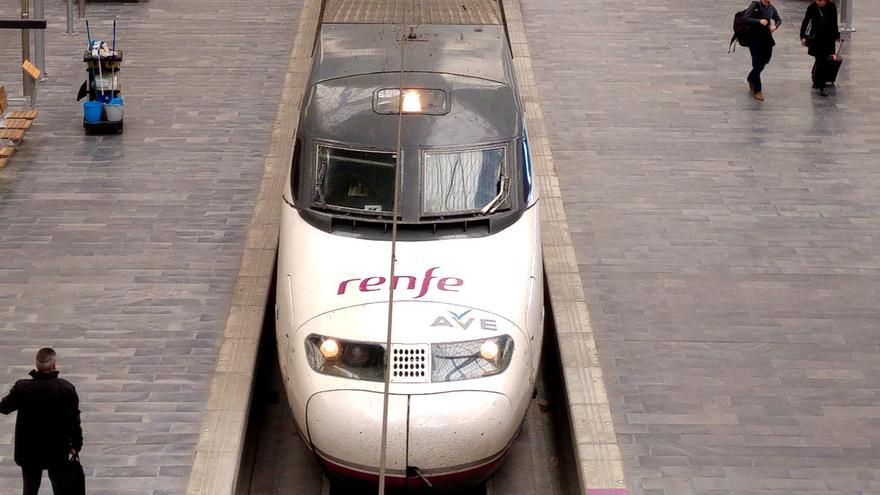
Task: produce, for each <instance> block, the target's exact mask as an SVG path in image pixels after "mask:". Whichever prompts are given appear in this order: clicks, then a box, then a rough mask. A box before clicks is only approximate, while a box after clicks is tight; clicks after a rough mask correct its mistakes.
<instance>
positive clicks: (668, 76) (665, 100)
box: [522, 0, 880, 495]
mask: <svg viewBox="0 0 880 495" xmlns="http://www.w3.org/2000/svg"><path fill="white" fill-rule="evenodd" d="M746 3H747V2H746V1H739V0H737V1H733V0H721V1H713V2H693V1H683V0H663V1H656V0H628V1H615V2H607V1H598V0H554V1H547V0H528V1H524V2H522V8H523V17H524V20H525V24H526V32H527V35H528V42H529V49H530V52H531V55H532V65H533V67H534V69H535V74H536V78H537V80H538V86H539V91H540V93H541V97H542V103H543V108H544V113H545V120H546V122H547V126H548V128H549V135H550V144H551V147H552V148H553V155H554V159H555V163H556V167H557V169H558V172H559V173H558V175H559V179H560V183H561V187H562V191H563V198H564V203H565V207H566V213H567V215H568V219H569V226H570V228H571V231H572V236H573V238H574V243H575V248H576V251H577V258H578V262H579V265H580V269H581V279H582V281H583V286H584V290H585V291H586V293H587V301H588V306H589V310H590V314H591V316H592V328H593V331H594V332H595V335H596V338H597V341H598V350H599V356H600V358H601V362H602V368H603V371H604V376H605V383H606V385H607V387H608V393H609V400H610V402H611V407H612V411H613V419H614V425H615V428H616V431H617V434H618V439H619V441H620V447H621V451H622V454H623V456H624V461H625V468H626V473H627V481H628V487H629V490H630V493H632V494H645V495H661V494H665V495H673V494H674V495H687V494H700V495H721V494H742V495H745V494H750V495H753V494H764V495H766V494H779V495H782V494H786V495H788V494H799V495H802V494H876V493H880V401H878V399H880V388H878V387H880V305H878V300H880V297H878V296H880V167H878V164H880V140H878V137H877V136H878V135H880V117H878V115H880V85H878V83H877V81H878V80H880V69H878V67H880V63H878V62H880V55H878V54H880V52H878V50H877V47H878V46H880V33H878V30H880V28H878V26H880V23H878V21H880V3H878V2H868V1H859V0H856V2H855V4H856V7H855V11H854V13H855V21H856V27H857V29H858V31H857V32H855V33H853V34H852V36H851V38H850V36H847V37H848V38H850V42H849V43H847V45H846V46H845V48H844V55H845V56H846V57H847V59H846V62H845V63H844V66H843V69H842V70H841V74H840V79H839V81H838V82H839V84H838V87H837V88H836V91H832V95H833V96H832V97H830V98H827V99H823V98H821V97H819V96H817V95H815V93H811V90H810V79H809V70H810V67H811V65H812V58H810V57H808V56H807V55H806V53H805V51H806V50H805V49H804V48H802V47H801V46H800V45H799V43H798V38H797V36H798V35H797V30H798V29H799V27H800V21H801V19H802V17H803V12H804V10H805V9H806V6H807V5H808V2H806V1H801V0H775V1H774V2H773V3H774V5H776V7H777V9H779V10H780V14H781V16H782V19H783V26H782V28H781V29H780V30H779V31H778V32H777V35H776V40H777V43H778V44H777V46H776V49H775V52H774V55H773V59H772V61H771V63H770V65H769V66H768V68H767V69H766V70H765V72H764V78H763V79H764V86H765V88H764V92H765V94H766V96H767V100H766V101H765V102H763V103H758V102H755V101H753V100H752V99H751V98H750V97H749V95H748V91H747V87H746V82H745V77H746V74H747V72H748V70H749V56H748V51H747V50H744V49H742V48H740V49H739V50H737V52H736V53H735V54H731V55H728V54H727V41H728V40H729V38H730V24H731V21H732V16H733V13H734V12H735V11H737V10H740V9H742V8H744V7H745V5H746ZM835 93H836V94H835Z"/></svg>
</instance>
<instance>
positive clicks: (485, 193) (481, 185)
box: [423, 147, 508, 215]
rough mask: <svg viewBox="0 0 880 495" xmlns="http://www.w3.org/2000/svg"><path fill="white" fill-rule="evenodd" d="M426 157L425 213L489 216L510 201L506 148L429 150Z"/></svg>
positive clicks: (424, 156)
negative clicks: (506, 171) (482, 214)
mask: <svg viewBox="0 0 880 495" xmlns="http://www.w3.org/2000/svg"><path fill="white" fill-rule="evenodd" d="M423 158H424V160H423V162H424V195H423V197H424V211H425V214H428V215H448V214H456V213H470V212H476V211H480V212H482V213H487V212H490V210H491V211H494V209H495V208H497V207H498V206H499V205H500V204H501V203H503V202H504V200H505V199H507V198H506V195H507V193H508V191H507V189H508V187H507V178H506V177H505V176H504V158H505V149H504V148H503V147H497V148H488V149H480V150H469V151H443V152H432V151H426V152H425V153H424V155H423Z"/></svg>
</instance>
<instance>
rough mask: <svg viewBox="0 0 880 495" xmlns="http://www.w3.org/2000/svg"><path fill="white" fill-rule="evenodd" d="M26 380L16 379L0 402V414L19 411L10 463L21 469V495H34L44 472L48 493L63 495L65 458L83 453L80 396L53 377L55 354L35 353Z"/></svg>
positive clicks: (49, 351) (38, 489)
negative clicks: (12, 456) (13, 453)
mask: <svg viewBox="0 0 880 495" xmlns="http://www.w3.org/2000/svg"><path fill="white" fill-rule="evenodd" d="M36 361H37V363H36V364H37V369H35V370H33V371H31V372H30V375H31V379H30V380H27V379H25V380H18V381H17V382H15V385H13V386H12V390H11V391H10V392H9V394H8V395H7V396H6V397H4V398H3V399H2V401H0V412H2V413H3V414H9V413H11V412H13V411H18V416H17V417H16V418H15V463H16V464H18V465H19V466H20V467H21V473H22V478H23V486H24V489H23V491H22V493H23V494H24V495H37V493H39V491H40V480H41V478H42V477H43V470H44V469H47V470H48V471H49V481H51V482H52V492H53V493H54V494H55V495H59V494H63V493H64V482H65V476H66V469H65V468H66V467H67V461H68V459H69V458H68V456H69V455H71V454H73V453H79V451H80V450H81V449H82V444H83V438H82V428H81V427H80V419H79V396H77V394H76V389H75V388H74V387H73V385H71V384H70V382H68V381H67V380H64V379H61V378H58V371H57V370H56V369H55V351H54V350H52V349H50V348H48V347H46V348H43V349H40V351H39V352H38V353H37V359H36Z"/></svg>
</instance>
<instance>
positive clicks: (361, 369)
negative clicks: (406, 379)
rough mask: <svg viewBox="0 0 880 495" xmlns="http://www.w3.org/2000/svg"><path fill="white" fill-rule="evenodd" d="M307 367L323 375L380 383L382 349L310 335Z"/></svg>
mask: <svg viewBox="0 0 880 495" xmlns="http://www.w3.org/2000/svg"><path fill="white" fill-rule="evenodd" d="M305 345H306V359H307V360H308V362H309V366H311V368H312V369H313V370H315V371H317V372H318V373H322V374H324V375H332V376H341V377H343V378H352V379H355V380H368V381H375V382H381V381H382V380H383V377H384V372H385V349H384V348H383V347H382V346H381V345H379V344H373V343H369V342H355V341H350V340H342V339H336V338H332V337H325V336H323V335H315V334H312V335H309V336H308V337H306V342H305Z"/></svg>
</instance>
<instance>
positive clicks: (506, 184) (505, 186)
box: [480, 175, 510, 215]
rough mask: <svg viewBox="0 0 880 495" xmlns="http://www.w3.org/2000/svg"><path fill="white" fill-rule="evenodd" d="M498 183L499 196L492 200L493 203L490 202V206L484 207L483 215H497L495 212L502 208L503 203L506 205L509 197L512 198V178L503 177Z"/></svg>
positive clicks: (481, 211)
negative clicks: (505, 202)
mask: <svg viewBox="0 0 880 495" xmlns="http://www.w3.org/2000/svg"><path fill="white" fill-rule="evenodd" d="M498 182H499V188H498V195H497V196H495V197H494V198H492V201H489V204H487V205H486V206H484V207H483V209H482V210H480V213H482V214H483V215H485V214H487V213H495V210H497V209H498V207H499V206H501V203H504V201H505V200H507V197H508V196H510V177H507V176H506V175H502V176H501V179H499V181H498Z"/></svg>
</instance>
